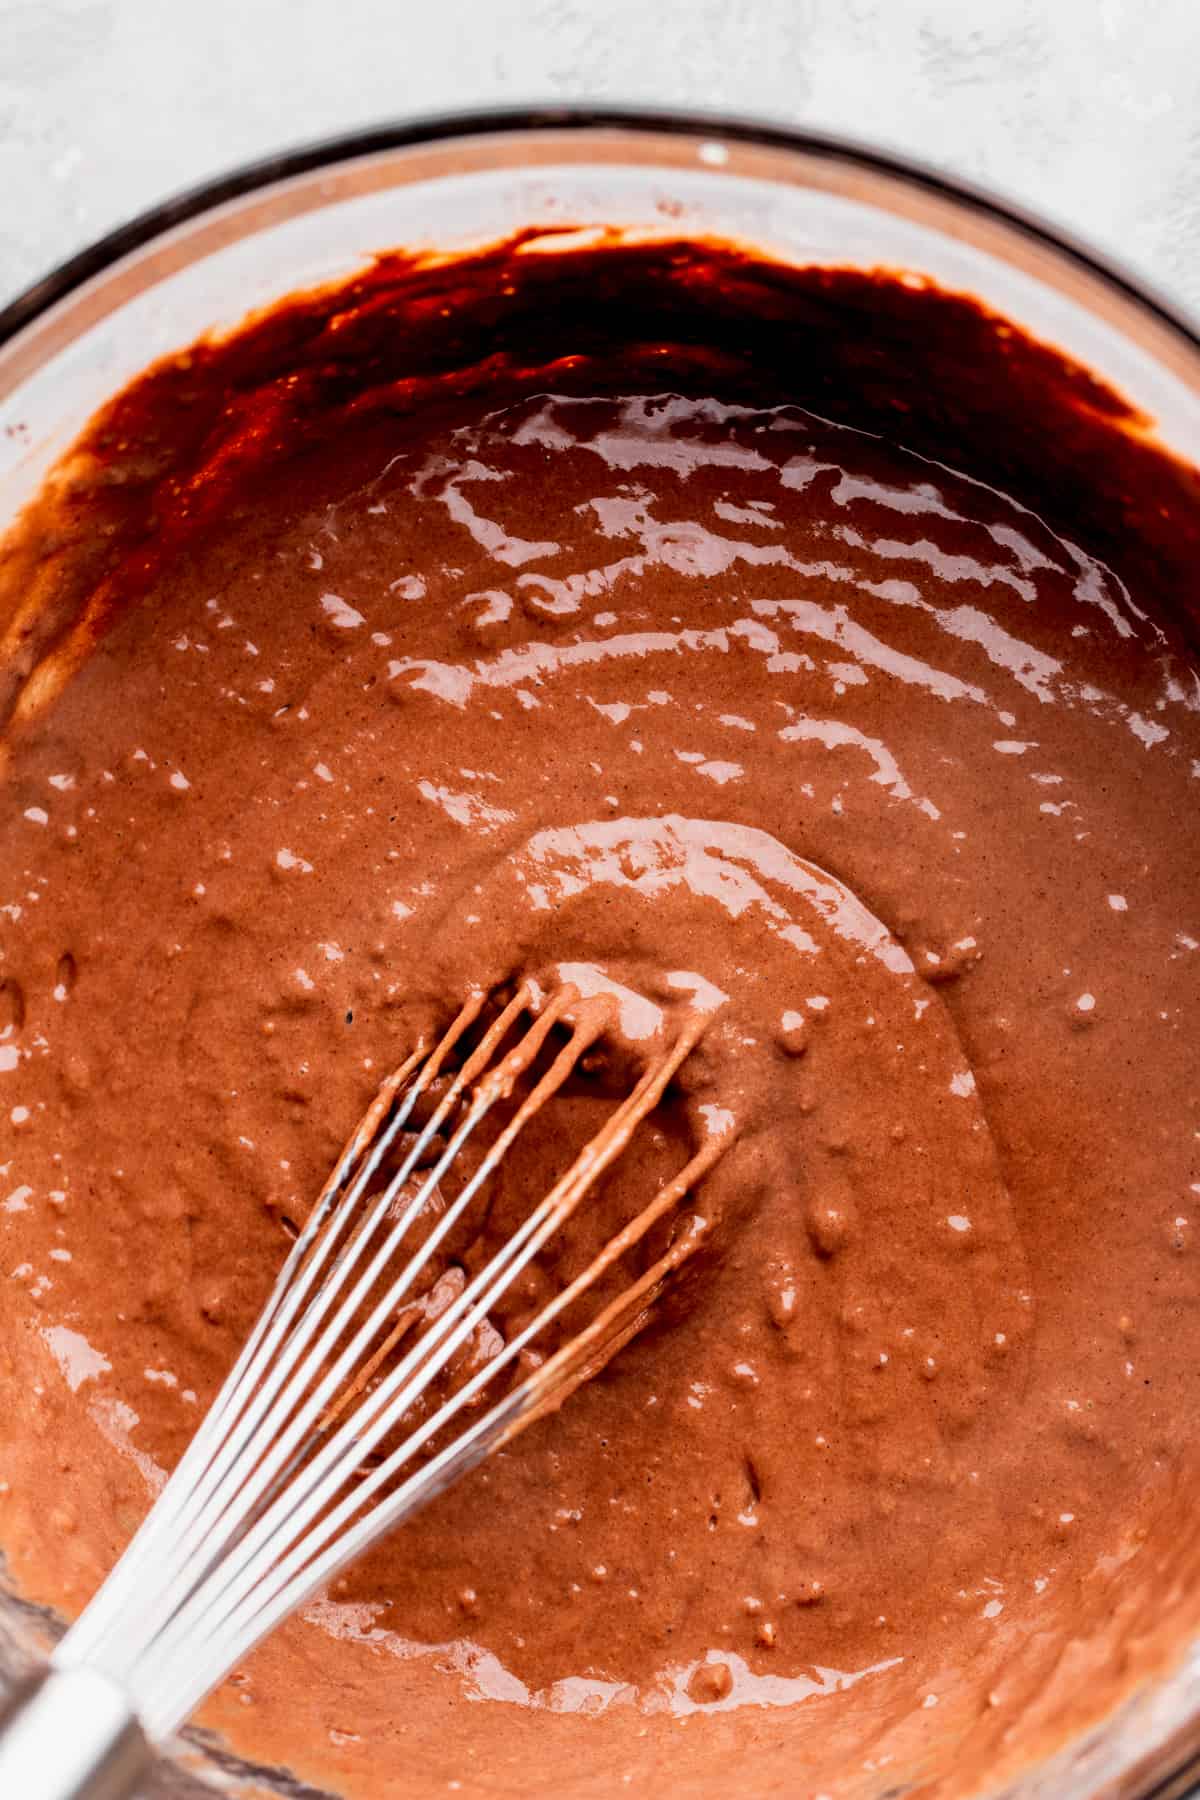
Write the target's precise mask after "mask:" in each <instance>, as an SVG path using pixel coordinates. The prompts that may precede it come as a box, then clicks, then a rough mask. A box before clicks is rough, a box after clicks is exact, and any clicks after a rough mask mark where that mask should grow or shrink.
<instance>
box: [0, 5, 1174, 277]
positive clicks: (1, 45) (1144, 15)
mask: <svg viewBox="0 0 1200 1800" xmlns="http://www.w3.org/2000/svg"><path fill="white" fill-rule="evenodd" d="M525 100H543V101H546V100H550V101H568V100H594V101H609V102H619V101H629V102H637V103H640V104H658V105H690V106H703V107H707V108H710V109H715V110H719V111H720V110H723V111H728V112H745V113H759V114H762V115H765V116H769V117H772V118H774V119H777V120H780V121H784V122H792V123H802V124H807V125H812V126H816V127H822V128H826V129H832V130H837V131H842V132H847V133H851V134H859V135H862V136H864V137H868V138H872V139H874V140H876V141H878V142H880V143H883V144H887V145H891V146H893V147H895V148H897V149H899V150H902V151H903V150H906V151H910V152H912V153H915V154H917V155H918V156H920V157H922V158H924V159H926V160H928V161H930V162H934V163H938V164H941V165H942V166H944V167H945V168H947V169H949V170H951V171H958V172H960V173H963V174H966V175H968V176H970V177H972V178H974V179H975V180H977V181H981V182H984V183H987V184H989V185H990V186H992V187H994V188H996V189H997V190H999V191H1001V192H1003V193H1007V194H1008V195H1010V196H1012V197H1014V198H1016V199H1017V200H1019V201H1021V202H1023V203H1025V204H1026V205H1029V206H1032V207H1034V208H1036V209H1037V210H1038V211H1040V212H1041V213H1043V214H1044V215H1046V216H1047V217H1049V218H1050V219H1052V220H1054V219H1056V220H1059V221H1061V222H1063V223H1065V224H1067V225H1068V226H1070V227H1071V228H1072V229H1073V230H1074V231H1076V232H1077V233H1080V234H1082V235H1084V236H1085V237H1088V238H1090V239H1091V240H1092V241H1093V242H1094V243H1096V244H1097V245H1099V246H1101V247H1102V248H1104V249H1107V250H1109V251H1110V252H1115V253H1116V254H1117V255H1119V256H1121V257H1122V258H1124V260H1125V261H1126V262H1127V263H1128V264H1129V265H1130V266H1131V267H1132V269H1133V270H1134V271H1135V272H1138V273H1141V274H1142V275H1143V276H1145V277H1148V278H1150V279H1151V280H1152V281H1154V282H1156V283H1157V284H1158V285H1159V286H1161V287H1162V288H1163V289H1165V290H1166V291H1167V292H1168V293H1169V294H1170V295H1171V296H1172V297H1173V298H1174V299H1175V300H1176V301H1177V302H1183V303H1185V304H1187V305H1190V306H1191V307H1192V308H1193V309H1194V310H1196V311H1198V312H1200V0H653V3H652V4H651V3H648V0H433V3H432V4H429V3H427V0H0V302H2V301H3V300H5V299H7V298H9V297H11V295H12V294H13V293H15V292H16V291H18V290H19V289H20V288H22V287H23V286H25V285H26V284H27V283H28V282H30V281H32V280H33V279H34V278H35V277H36V276H38V275H39V274H41V273H43V272H44V271H45V270H46V269H47V268H48V267H50V266H51V265H52V264H54V263H56V262H59V261H61V260H62V259H63V258H64V257H66V256H68V255H70V254H71V253H72V252H74V251H76V250H78V249H80V248H82V247H83V246H84V245H85V244H86V243H88V242H89V241H90V240H91V239H92V238H94V237H96V236H98V235H99V234H101V233H102V232H104V231H107V230H109V229H110V228H111V227H112V226H114V225H116V224H118V223H120V222H121V221H123V220H125V219H127V218H129V217H130V216H131V215H132V214H134V213H136V212H139V211H140V210H142V209H143V208H144V207H147V206H150V205H152V204H153V203H154V202H156V201H158V200H161V199H163V198H164V197H166V196H167V195H169V194H171V193H173V192H174V191H176V190H178V189H180V188H182V187H187V186H190V185H192V184H193V183H195V182H198V181H202V180H204V179H206V178H207V177H209V176H212V175H215V174H217V173H219V172H221V171H223V170H225V169H228V168H230V167H231V166H233V165H235V164H237V163H239V162H243V161H246V160H249V159H253V158H257V157H260V156H264V155H266V154H269V153H270V152H273V151H276V150H280V149H283V148H286V147H288V146H289V145H293V144H296V143H299V142H302V141H304V140H305V139H308V138H313V137H321V136H325V135H328V134H331V133H336V132H341V131H346V130H351V129H353V128H355V127H358V126H362V125H367V124H372V123H376V122H378V121H381V120H386V119H389V118H395V117H397V116H401V115H406V114H407V115H412V114H415V113H422V112H430V111H435V110H439V109H446V108H456V107H467V106H478V105H488V104H498V103H503V104H512V103H518V102H521V101H525Z"/></svg>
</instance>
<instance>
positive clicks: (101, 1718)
mask: <svg viewBox="0 0 1200 1800" xmlns="http://www.w3.org/2000/svg"><path fill="white" fill-rule="evenodd" d="M151 1754H152V1752H151V1749H150V1744H149V1742H148V1740H147V1738H146V1735H145V1733H144V1732H143V1730H142V1728H141V1726H140V1724H139V1723H138V1720H137V1716H136V1714H135V1713H134V1711H133V1708H132V1707H131V1706H130V1704H129V1701H128V1699H127V1698H126V1696H125V1694H124V1693H123V1692H122V1690H121V1689H120V1688H119V1687H118V1686H117V1685H116V1683H115V1682H113V1681H110V1680H109V1679H108V1677H107V1676H106V1675H101V1674H99V1673H98V1672H97V1671H96V1670H94V1669H48V1670H46V1671H45V1672H43V1673H42V1674H40V1675H38V1676H37V1677H36V1678H35V1679H34V1680H33V1681H32V1682H28V1683H26V1684H25V1685H24V1686H23V1687H21V1688H19V1689H18V1690H17V1693H16V1694H15V1695H14V1696H13V1698H12V1699H11V1700H10V1701H9V1702H8V1703H7V1705H6V1706H0V1794H3V1795H4V1796H5V1797H6V1800H8V1797H9V1796H11V1800H17V1796H18V1795H19V1796H20V1800H128V1797H129V1796H130V1795H131V1794H133V1793H134V1791H135V1790H136V1788H137V1785H138V1783H139V1781H140V1780H141V1778H142V1777H143V1776H144V1775H145V1773H146V1770H147V1769H148V1767H149V1765H150V1760H151Z"/></svg>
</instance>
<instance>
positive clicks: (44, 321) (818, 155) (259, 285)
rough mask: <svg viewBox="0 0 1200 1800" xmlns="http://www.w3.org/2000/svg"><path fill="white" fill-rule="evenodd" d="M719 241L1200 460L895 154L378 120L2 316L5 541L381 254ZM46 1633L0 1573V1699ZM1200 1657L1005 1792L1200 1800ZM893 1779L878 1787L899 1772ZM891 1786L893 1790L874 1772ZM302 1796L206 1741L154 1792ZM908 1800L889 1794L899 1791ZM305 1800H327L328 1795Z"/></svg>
mask: <svg viewBox="0 0 1200 1800" xmlns="http://www.w3.org/2000/svg"><path fill="white" fill-rule="evenodd" d="M539 225H544V226H545V227H547V228H548V229H553V230H556V231H561V230H562V229H563V227H564V226H570V227H576V228H579V229H580V230H583V231H586V230H587V229H589V228H604V227H613V226H616V227H619V228H621V229H622V230H623V231H625V232H627V233H633V234H636V235H638V236H641V237H650V238H653V237H662V238H674V237H679V236H681V235H682V236H689V235H691V236H701V237H717V238H722V239H726V240H734V241H740V242H742V243H745V244H748V245H751V246H753V247H754V248H757V249H760V250H765V251H767V252H769V253H771V254H774V255H776V256H778V257H780V258H782V259H784V260H786V261H790V262H795V263H801V264H811V263H818V264H819V263H827V264H832V265H837V266H840V267H851V268H855V267H856V268H861V269H874V268H879V267H886V268H889V269H898V270H911V271H915V272H917V273H919V274H922V275H925V276H928V277H931V278H932V279H933V280H934V281H936V282H937V283H938V284H939V285H941V286H943V287H946V288H949V289H952V290H958V291H965V292H968V293H971V294H973V295H975V296H977V297H978V298H979V299H981V300H982V301H984V302H985V304H987V305H988V306H989V307H990V308H991V309H992V310H994V311H996V312H998V313H1001V314H1003V315H1005V316H1006V317H1007V318H1009V319H1011V320H1012V321H1014V322H1015V323H1017V324H1018V325H1020V326H1022V327H1024V328H1025V330H1026V331H1028V332H1029V333H1030V334H1031V335H1032V336H1034V337H1036V338H1040V339H1042V340H1044V341H1047V342H1049V343H1051V344H1053V345H1055V346H1056V347H1058V348H1059V349H1061V350H1063V351H1065V352H1066V353H1067V354H1068V355H1070V356H1071V357H1072V358H1073V359H1075V360H1076V361H1077V362H1080V363H1083V364H1084V365H1086V366H1087V367H1088V368H1090V369H1091V370H1092V371H1094V372H1095V373H1096V374H1097V375H1099V376H1100V377H1102V378H1103V379H1104V380H1105V381H1107V382H1108V383H1109V384H1110V385H1111V386H1113V387H1114V388H1116V389H1117V390H1118V391H1119V392H1120V393H1121V394H1123V395H1124V396H1125V397H1126V398H1127V399H1128V400H1129V401H1130V402H1131V403H1132V404H1133V406H1134V407H1135V408H1136V409H1137V411H1138V412H1139V413H1140V414H1141V415H1143V416H1144V418H1145V419H1146V420H1147V421H1148V424H1147V426H1146V430H1147V431H1148V432H1151V433H1152V434H1153V435H1154V436H1155V437H1156V438H1157V439H1158V440H1159V441H1161V442H1162V443H1163V444H1165V445H1166V446H1167V447H1169V448H1170V449H1171V450H1172V451H1174V452H1175V453H1176V454H1177V455H1179V456H1181V457H1182V458H1184V459H1185V460H1186V461H1188V462H1190V463H1196V464H1200V337H1198V335H1197V330H1196V327H1195V326H1194V325H1192V324H1191V323H1189V322H1188V320H1187V319H1186V318H1185V317H1183V316H1182V315H1181V314H1180V313H1179V312H1177V311H1176V310H1174V309H1173V308H1172V307H1171V305H1169V304H1168V303H1167V302H1166V301H1164V300H1163V299H1161V298H1160V297H1158V296H1156V295H1154V294H1152V293H1150V292H1148V291H1147V290H1146V289H1145V288H1144V287H1143V286H1142V285H1141V284H1140V283H1139V282H1137V281H1135V280H1134V279H1132V278H1131V277H1130V276H1129V275H1127V274H1125V273H1124V272H1122V271H1121V270H1119V269H1117V268H1115V267H1113V266H1112V265H1111V264H1110V263H1108V262H1106V261H1105V260H1103V259H1102V258H1100V257H1098V256H1096V255H1095V254H1094V253H1092V252H1091V251H1089V250H1087V249H1085V248H1083V247H1081V246H1080V245H1078V244H1075V243H1072V242H1070V241H1068V240H1067V239H1066V238H1064V237H1063V235H1062V234H1061V233H1059V232H1057V231H1051V230H1049V229H1048V228H1047V227H1045V226H1043V225H1041V224H1040V223H1038V222H1037V221H1036V220H1034V219H1032V218H1030V217H1028V216H1026V215H1024V214H1022V213H1020V212H1019V211H1017V210H1016V209H1014V208H1012V207H1010V206H1008V205H1007V204H1004V203H1002V202H1000V201H998V200H996V199H994V198H992V197H990V196H988V195H986V194H982V193H980V192H978V191H976V190H974V189H971V188H969V187H967V186H965V185H963V184H960V183H957V182H954V181H950V180H948V179H947V178H945V177H944V176H942V175H940V174H936V173H934V172H932V171H930V170H927V169H923V168H920V167H918V166H916V165H914V164H912V163H909V162H907V161H903V160H901V159H899V158H896V157H894V156H890V155H887V154H884V153H881V152H879V151H876V150H872V149H869V148H867V147H865V146H862V145H857V144H853V143H850V142H847V141H844V140H839V139H834V138H830V137H826V136H817V135H814V134H811V133H804V132H795V131H789V130H784V129H780V128H772V127H769V126H766V125H762V124H758V123H753V122H746V121H739V120H730V119H723V118H715V117H705V116H703V115H682V114H663V113H652V112H634V111H628V110H620V111H612V110H596V109H588V108H570V109H558V108H553V109H549V108H548V109H537V110H528V109H526V110H514V111H502V112H487V113H474V114H458V115H454V116H450V117H442V118H436V119H426V120H419V121H413V122H407V123H404V124H398V125H394V126H384V127H380V128H377V129H374V130H370V131H365V132H361V133H358V134H355V135H352V136H349V137H344V138H339V139H336V140H333V141H331V142H327V143H321V144H316V145H312V146H309V147H307V148H304V149H300V150H297V151H294V152H292V153H290V154H288V155H285V156H282V157H279V158H275V159H272V160H270V161H267V162H264V163H260V164H257V165H255V166H253V167H250V168H246V169H243V170H241V171H239V172H237V173H235V174H232V175H229V176H227V177H225V178H224V179H222V180H219V181H217V182H214V183H212V184H210V185H208V186H205V187H203V188H199V189H196V190H194V191H193V192H191V193H189V194H185V195H183V196H181V197H180V198H178V199H176V200H173V201H170V202H168V203H167V204H166V205H164V206H161V207H158V208H156V209H154V210H153V211H152V212H149V213H146V214H145V215H143V216H142V217H141V218H139V219H136V220H134V221H133V222H132V223H131V224H130V225H128V226H125V227H124V228H122V229H121V230H119V231H117V232H114V233H113V234H111V235H110V236H109V237H107V238H105V239H103V240H101V241H100V242H99V243H97V244H95V245H93V246H92V247H91V248H90V249H88V250H85V251H84V252H82V253H81V254H80V255H79V256H77V257H75V258H73V259H72V260H71V261H70V262H68V263H66V264H64V265H63V266H62V267H61V268H59V269H57V270H55V271H53V272H52V273H51V274H49V275H47V276H46V277H45V278H44V279H43V280H42V281H40V282H38V283H37V284H36V285H35V286H34V287H32V288H30V289H29V290H28V291H27V292H26V293H25V294H23V295H21V296H19V297H18V298H17V299H16V300H14V301H12V302H11V303H10V304H9V305H8V306H7V307H6V308H5V309H4V310H3V311H0V532H2V531H3V529H4V528H5V526H6V525H7V523H8V522H9V520H10V519H11V518H12V517H13V516H14V515H15V514H16V512H17V511H18V510H19V509H20V507H21V506H22V505H23V504H24V502H25V501H26V500H27V499H28V498H29V497H30V496H31V495H32V494H33V493H34V492H35V491H36V489H37V487H38V485H39V484H40V482H41V479H42V477H43V476H44V474H45V472H46V471H47V469H48V468H49V467H50V466H51V465H52V464H53V462H54V461H55V459H56V458H57V457H58V456H59V455H60V454H61V453H62V452H63V451H64V450H65V449H66V448H67V446H68V445H69V444H70V443H71V441H72V440H73V439H74V437H75V436H76V435H77V433H78V432H79V431H80V429H81V428H82V426H83V425H84V423H85V422H86V420H87V419H88V418H89V416H90V415H91V414H92V412H93V411H94V410H95V409H96V408H97V407H98V406H99V405H100V404H101V403H102V402H103V401H104V400H105V399H107V398H108V397H109V396H110V395H111V394H112V393H114V392H115V391H116V390H117V389H119V388H120V387H121V386H123V385H124V384H125V383H126V382H127V381H128V380H129V379H131V378H132V377H133V376H135V375H136V374H138V373H139V372H140V371H141V370H142V369H143V368H144V367H145V366H146V365H147V364H148V363H150V362H151V361H153V360H154V359H155V358H156V357H158V356H160V355H162V354H165V353H166V352H168V351H171V350H175V349H178V348H180V347H181V346H183V345H186V344H187V343H189V342H190V341H191V340H193V339H194V338H196V337H198V336H199V335H201V334H202V333H205V332H207V331H210V330H213V329H214V328H215V329H218V330H219V329H221V328H223V327H230V326H233V325H236V324H237V323H238V322H239V321H240V320H241V319H242V318H243V317H244V316H245V315H246V314H247V313H248V312H252V311H254V310H256V309H258V308H260V307H264V306H267V305H269V304H270V303H271V302H273V301H275V300H277V299H279V298H280V297H281V296H283V295H285V294H288V293H290V292H293V291H295V290H297V289H302V288H306V287H311V286H315V285H318V284H321V283H324V282H328V281H331V280H335V279H338V278H341V277H345V276H347V275H349V274H351V273H353V272H354V271H355V270H357V269H359V268H361V267H362V266H363V265H364V263H366V262H368V261H369V260H370V258H371V256H372V254H373V253H374V252H377V251H382V250H387V249H392V248H396V247H404V248H406V249H419V248H429V249H432V250H436V251H439V252H442V251H444V252H454V251H458V250H462V249H464V248H467V247H471V246H476V245H480V244H484V243H489V242H491V241H493V240H496V239H499V238H503V237H505V236H507V235H508V234H510V233H512V232H514V231H516V230H518V229H525V228H528V227H530V226H539ZM55 1631H56V1622H55V1621H54V1620H53V1619H52V1618H50V1617H49V1615H47V1614H45V1613H44V1612H43V1611H41V1610H40V1609H37V1608H33V1607H30V1606H28V1605H27V1604H25V1603H23V1602H22V1601H21V1600H20V1598H19V1597H18V1596H16V1595H14V1594H12V1593H11V1592H7V1591H5V1589H4V1587H3V1583H2V1581H0V1684H2V1683H3V1680H4V1678H5V1676H6V1675H7V1676H9V1677H11V1676H12V1675H13V1674H14V1673H15V1672H16V1671H17V1670H19V1668H20V1667H21V1666H22V1664H23V1663H24V1662H25V1661H27V1660H28V1659H29V1657H30V1656H31V1655H34V1654H36V1653H37V1652H38V1651H39V1650H40V1649H43V1648H44V1647H45V1645H46V1644H47V1642H48V1641H49V1640H50V1639H51V1638H52V1637H53V1636H54V1635H55ZM1198 1746H1200V1644H1193V1645H1191V1646H1189V1647H1188V1648H1187V1649H1186V1650H1185V1652H1184V1654H1183V1655H1182V1657H1181V1658H1180V1659H1179V1660H1178V1661H1177V1664H1176V1666H1175V1667H1174V1668H1173V1670H1171V1671H1170V1672H1169V1673H1168V1674H1167V1675H1165V1676H1164V1677H1163V1678H1161V1679H1160V1680H1158V1681H1156V1682H1153V1683H1149V1684H1147V1685H1145V1686H1143V1687H1142V1688H1140V1689H1138V1690H1137V1691H1135V1692H1134V1693H1133V1694H1132V1696H1131V1697H1130V1698H1129V1699H1128V1700H1126V1701H1125V1703H1124V1704H1123V1705H1122V1706H1121V1707H1120V1709H1119V1710H1118V1711H1117V1712H1116V1713H1115V1714H1113V1715H1111V1716H1110V1717H1109V1718H1107V1719H1106V1720H1105V1721H1103V1723H1102V1724H1101V1725H1099V1726H1097V1727H1094V1728H1092V1729H1090V1730H1088V1731H1086V1732H1085V1733H1084V1734H1083V1735H1082V1736H1080V1737H1078V1738H1076V1739H1075V1740H1074V1741H1072V1742H1070V1743H1069V1744H1068V1745H1067V1746H1066V1747H1065V1748H1064V1749H1062V1750H1060V1751H1059V1752H1057V1753H1056V1754H1055V1755H1054V1756H1053V1757H1052V1758H1050V1759H1049V1760H1048V1761H1045V1762H1043V1763H1042V1764H1040V1765H1038V1766H1037V1767H1033V1768H1029V1769H1027V1770H1026V1771H1025V1772H1024V1773H1023V1774H1022V1775H1021V1776H1020V1777H1019V1778H1018V1779H1017V1780H1016V1782H1015V1783H1009V1784H1007V1785H1005V1786H1003V1787H1001V1788H993V1789H991V1790H990V1791H991V1794H992V1797H993V1800H1000V1797H1001V1796H1002V1795H1003V1796H1006V1797H1007V1800H1050V1797H1051V1796H1053V1797H1054V1800H1098V1797H1099V1796H1102V1795H1103V1796H1105V1797H1111V1800H1117V1797H1120V1796H1140V1797H1141V1800H1150V1796H1153V1797H1154V1800H1180V1797H1182V1796H1184V1795H1187V1794H1200V1776H1198V1775H1197V1774H1196V1772H1195V1770H1196V1769H1200V1762H1197V1763H1196V1765H1195V1766H1194V1768H1193V1772H1192V1773H1191V1774H1189V1772H1188V1770H1189V1767H1190V1766H1191V1765H1190V1764H1189V1758H1190V1756H1191V1755H1192V1754H1194V1753H1195V1752H1196V1750H1197V1747H1198ZM894 1779H895V1777H894V1775H893V1776H892V1777H891V1781H893V1782H894ZM880 1781H881V1796H882V1794H883V1793H884V1792H886V1791H887V1790H888V1788H889V1786H890V1783H889V1780H888V1778H886V1777H884V1776H882V1775H881V1777H880ZM214 1787H215V1788H216V1789H217V1790H218V1791H220V1792H224V1793H226V1794H233V1795H239V1796H242V1795H244V1796H247V1797H249V1796H250V1795H257V1796H263V1795H278V1796H280V1797H281V1800H282V1796H285V1795H292V1796H296V1795H298V1794H301V1793H302V1794H305V1795H307V1796H308V1797H309V1800H318V1797H317V1796H316V1795H315V1790H313V1789H312V1788H303V1787H301V1786H298V1785H297V1784H296V1783H295V1781H294V1780H293V1779H292V1778H290V1777H288V1776H286V1775H284V1774H282V1773H281V1772H271V1771H266V1770H262V1769H257V1770H255V1769H251V1768H249V1767H248V1766H247V1765H245V1764H243V1763H240V1762H239V1761H238V1759H237V1758H235V1757H233V1756H231V1755H229V1754H228V1753H227V1752H225V1751H223V1750H222V1749H221V1748H220V1746H217V1745H214V1744H213V1743H212V1741H211V1740H210V1739H207V1738H205V1737H204V1736H203V1734H195V1735H192V1736H190V1737H189V1738H188V1739H187V1740H186V1741H181V1742H180V1743H179V1744H178V1745H177V1746H175V1747H174V1751H173V1754H172V1756H171V1757H170V1758H169V1759H164V1762H163V1765H162V1768H161V1770H160V1771H159V1773H158V1775H157V1777H156V1779H155V1782H154V1784H153V1788H152V1791H153V1792H154V1793H155V1794H156V1795H161V1796H167V1795H170V1796H172V1797H178V1800H183V1796H185V1795H191V1796H196V1795H199V1794H203V1793H211V1792H212V1791H213V1789H214ZM891 1791H892V1792H896V1791H898V1790H896V1789H895V1788H892V1789H891ZM319 1800H327V1797H325V1796H320V1797H319Z"/></svg>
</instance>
